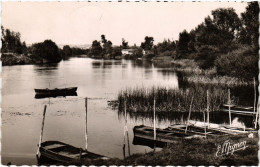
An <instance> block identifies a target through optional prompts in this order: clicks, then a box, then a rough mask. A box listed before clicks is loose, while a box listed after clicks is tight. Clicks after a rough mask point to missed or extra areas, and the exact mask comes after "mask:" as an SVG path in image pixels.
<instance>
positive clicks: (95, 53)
mask: <svg viewBox="0 0 260 167" xmlns="http://www.w3.org/2000/svg"><path fill="white" fill-rule="evenodd" d="M101 43H102V44H103V45H102V46H101ZM123 43H124V45H125V46H124V47H127V46H128V43H127V42H125V41H123ZM89 56H90V57H92V58H104V59H115V58H118V57H120V58H121V56H122V52H121V47H113V44H112V42H111V41H109V40H107V39H106V37H105V35H101V41H97V40H94V41H93V42H92V46H91V48H90V51H89Z"/></svg>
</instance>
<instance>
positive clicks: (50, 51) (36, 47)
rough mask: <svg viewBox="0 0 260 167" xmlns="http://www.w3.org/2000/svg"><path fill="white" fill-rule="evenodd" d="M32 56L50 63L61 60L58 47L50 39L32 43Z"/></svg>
mask: <svg viewBox="0 0 260 167" xmlns="http://www.w3.org/2000/svg"><path fill="white" fill-rule="evenodd" d="M32 58H33V59H36V60H41V61H44V60H46V61H47V62H50V63H57V62H59V61H61V55H60V53H59V48H58V46H57V45H56V44H55V43H54V42H53V41H51V40H45V41H44V42H41V43H36V44H33V45H32Z"/></svg>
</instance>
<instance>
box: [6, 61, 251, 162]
mask: <svg viewBox="0 0 260 167" xmlns="http://www.w3.org/2000/svg"><path fill="white" fill-rule="evenodd" d="M167 70H168V68H159V67H155V66H153V65H152V64H149V63H145V64H136V63H134V62H132V61H126V60H111V61H110V60H107V61H103V60H93V59H89V58H71V59H69V60H67V61H63V62H60V63H59V64H58V65H48V66H38V65H23V66H5V67H2V140H1V141H2V143H1V144H2V164H7V163H8V162H11V163H12V164H16V165H32V164H36V163H37V162H36V158H35V154H36V151H37V144H38V142H39V136H40V130H41V121H42V113H43V108H44V105H47V112H46V118H45V127H44V134H43V141H46V140H58V141H62V142H65V143H68V144H71V145H74V146H77V147H82V148H84V147H85V137H84V135H85V125H86V120H85V114H86V109H85V99H84V98H85V97H88V98H89V100H88V111H87V114H88V120H87V127H88V150H89V151H92V152H95V153H98V154H102V155H106V156H109V157H118V158H122V157H123V151H122V147H123V141H124V133H123V130H124V119H123V117H122V116H121V115H118V113H117V111H115V110H112V109H111V107H109V106H108V105H107V101H108V100H115V99H116V98H117V94H118V92H119V91H121V90H122V89H126V88H134V87H152V86H165V87H167V88H175V89H178V88H179V87H181V86H182V85H179V81H178V75H177V74H176V73H175V72H172V71H170V70H169V71H167ZM70 86H77V87H78V91H77V94H78V96H70V97H66V98H64V97H57V98H45V99H35V98H34V95H35V92H34V88H47V87H49V88H55V87H70ZM199 117H201V116H199ZM225 117H226V116H225ZM169 118H172V119H169ZM186 118H187V114H177V115H175V116H174V115H173V116H168V115H166V116H165V117H158V119H157V126H158V127H161V128H164V127H167V126H168V125H170V124H172V123H175V122H176V123H181V122H184V121H185V119H186ZM212 119H213V122H214V119H215V120H219V117H218V116H216V117H212ZM151 120H152V119H151V116H149V115H148V116H144V115H136V114H132V115H128V117H127V123H128V124H127V126H128V130H129V140H130V152H131V154H132V153H145V152H148V151H151V149H150V148H149V147H147V146H138V145H133V144H131V143H132V140H133V131H132V129H133V127H134V126H136V125H140V124H145V125H149V126H152V125H153V122H152V121H151ZM222 120H223V119H222ZM224 120H225V119H224ZM226 121H228V118H227V119H226ZM243 121H244V120H243V119H241V118H235V117H234V118H233V122H234V123H238V124H241V125H242V124H243ZM215 122H216V121H215ZM224 122H225V121H224ZM245 122H246V121H245ZM245 124H246V123H245ZM249 124H250V123H249Z"/></svg>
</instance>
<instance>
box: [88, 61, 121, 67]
mask: <svg viewBox="0 0 260 167" xmlns="http://www.w3.org/2000/svg"><path fill="white" fill-rule="evenodd" d="M121 64H122V62H121V61H105V60H104V61H93V62H92V67H93V68H112V67H113V66H114V65H116V66H117V65H121Z"/></svg>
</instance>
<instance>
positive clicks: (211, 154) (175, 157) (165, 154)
mask: <svg viewBox="0 0 260 167" xmlns="http://www.w3.org/2000/svg"><path fill="white" fill-rule="evenodd" d="M225 141H229V142H230V143H231V144H236V143H240V142H243V141H246V146H247V148H245V149H244V150H243V149H242V150H238V151H235V152H234V153H233V154H232V155H231V154H229V155H224V156H218V157H217V156H216V152H217V148H218V145H222V144H223V143H224V142H225ZM257 153H258V136H257V134H256V133H255V134H254V138H248V137H247V135H246V134H244V135H239V136H223V137H216V138H212V139H197V138H196V139H195V138H194V139H183V140H180V141H179V142H178V143H177V144H173V145H169V146H167V147H165V148H163V150H162V151H158V152H149V153H146V154H133V155H131V156H129V157H127V158H125V160H123V159H118V158H112V159H110V160H107V161H96V162H95V161H94V162H85V163H83V164H84V165H98V166H100V165H117V166H119V165H125V166H126V165H131V166H136V165H152V166H155V165H162V166H166V165H174V166H175V165H181V166H187V165H195V166H196V165H214V166H219V165H228V166H229V165H236V166H239V165H258V163H259V162H258V156H257Z"/></svg>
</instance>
